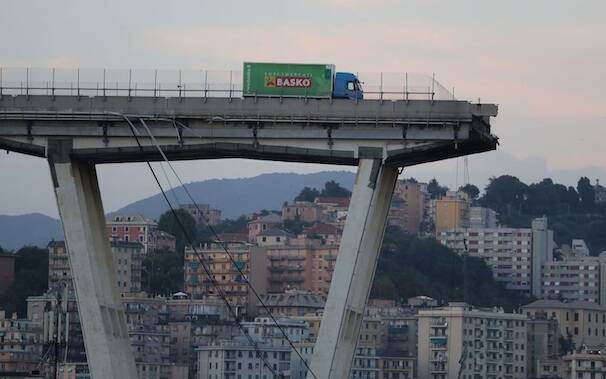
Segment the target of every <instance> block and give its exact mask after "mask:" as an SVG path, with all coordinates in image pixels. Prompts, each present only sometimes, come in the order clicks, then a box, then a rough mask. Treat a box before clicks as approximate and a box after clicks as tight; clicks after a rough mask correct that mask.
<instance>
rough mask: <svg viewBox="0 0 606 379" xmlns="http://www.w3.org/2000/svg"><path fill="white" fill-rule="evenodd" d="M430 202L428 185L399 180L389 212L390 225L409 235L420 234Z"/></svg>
mask: <svg viewBox="0 0 606 379" xmlns="http://www.w3.org/2000/svg"><path fill="white" fill-rule="evenodd" d="M428 202H429V193H428V192H427V184H426V183H418V182H416V181H412V180H399V181H398V182H397V183H396V187H395V189H394V194H393V198H392V207H391V208H390V210H389V223H390V225H395V226H400V227H401V228H402V229H404V230H405V231H406V232H408V233H412V234H416V233H418V232H419V228H420V226H421V223H422V222H423V220H424V219H425V218H426V217H427V216H428V215H427V213H426V211H427V207H428Z"/></svg>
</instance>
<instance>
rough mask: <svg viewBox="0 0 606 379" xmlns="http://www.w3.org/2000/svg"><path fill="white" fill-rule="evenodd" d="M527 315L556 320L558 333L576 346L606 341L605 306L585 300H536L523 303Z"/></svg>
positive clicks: (592, 344)
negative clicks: (569, 339)
mask: <svg viewBox="0 0 606 379" xmlns="http://www.w3.org/2000/svg"><path fill="white" fill-rule="evenodd" d="M522 311H523V312H524V313H525V314H526V315H527V316H528V317H535V316H536V315H537V314H539V315H541V314H545V315H547V317H549V318H552V319H555V320H557V322H558V326H559V328H560V334H561V335H562V336H563V337H565V338H567V337H568V336H570V337H571V338H572V340H573V342H574V344H575V346H576V348H580V347H581V346H582V345H587V346H597V345H599V344H601V343H604V341H606V307H604V306H601V305H599V304H596V303H590V302H585V301H573V302H568V303H565V302H561V301H559V300H537V301H534V302H532V303H530V304H527V305H524V306H523V307H522Z"/></svg>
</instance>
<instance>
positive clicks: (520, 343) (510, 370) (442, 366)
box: [417, 303, 527, 379]
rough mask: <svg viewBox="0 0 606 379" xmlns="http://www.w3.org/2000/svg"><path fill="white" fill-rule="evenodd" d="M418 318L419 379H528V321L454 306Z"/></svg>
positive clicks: (517, 317) (522, 316) (429, 312)
mask: <svg viewBox="0 0 606 379" xmlns="http://www.w3.org/2000/svg"><path fill="white" fill-rule="evenodd" d="M417 318H418V355H417V371H418V377H419V378H430V379H446V378H457V377H459V378H464V379H473V378H488V379H491V378H508V379H509V378H511V379H513V378H520V379H524V378H526V343H527V342H526V321H527V319H526V316H524V315H520V314H512V313H504V312H503V311H495V310H480V309H476V308H472V307H470V306H469V305H467V304H465V303H450V304H449V305H448V306H447V307H441V308H435V309H431V310H419V313H418V315H417Z"/></svg>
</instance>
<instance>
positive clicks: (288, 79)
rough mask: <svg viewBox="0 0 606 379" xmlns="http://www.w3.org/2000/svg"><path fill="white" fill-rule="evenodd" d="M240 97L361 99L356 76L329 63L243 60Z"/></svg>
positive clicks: (361, 94)
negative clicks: (241, 95) (336, 68)
mask: <svg viewBox="0 0 606 379" xmlns="http://www.w3.org/2000/svg"><path fill="white" fill-rule="evenodd" d="M243 73H244V79H243V87H242V88H243V90H242V93H243V96H244V97H300V98H318V99H330V98H332V99H352V100H361V99H363V98H364V93H363V91H362V85H361V83H360V81H359V80H358V78H357V77H356V75H354V74H352V73H349V72H336V71H335V65H332V64H305V63H303V64H302V63H262V62H244V69H243Z"/></svg>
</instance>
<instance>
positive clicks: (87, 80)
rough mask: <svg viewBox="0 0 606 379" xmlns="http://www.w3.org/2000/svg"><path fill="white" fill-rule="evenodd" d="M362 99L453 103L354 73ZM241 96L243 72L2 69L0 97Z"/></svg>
mask: <svg viewBox="0 0 606 379" xmlns="http://www.w3.org/2000/svg"><path fill="white" fill-rule="evenodd" d="M356 75H357V76H358V78H359V79H360V81H361V82H362V87H363V90H364V98H365V99H383V100H452V99H454V95H453V93H452V92H451V91H449V90H447V89H446V87H444V86H443V85H442V84H440V83H439V82H438V81H437V80H436V79H435V76H434V75H425V74H419V73H383V72H375V73H372V72H359V73H356ZM2 95H26V96H27V95H50V96H62V95H69V96H128V97H131V96H148V97H179V98H181V97H200V98H206V97H227V98H239V97H242V71H237V70H234V71H217V70H153V69H137V70H131V69H83V68H74V69H66V68H60V69H59V68H57V69H55V68H14V67H0V96H2Z"/></svg>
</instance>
